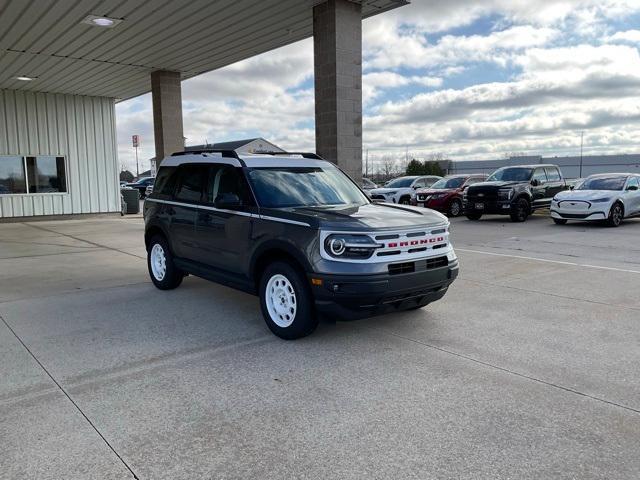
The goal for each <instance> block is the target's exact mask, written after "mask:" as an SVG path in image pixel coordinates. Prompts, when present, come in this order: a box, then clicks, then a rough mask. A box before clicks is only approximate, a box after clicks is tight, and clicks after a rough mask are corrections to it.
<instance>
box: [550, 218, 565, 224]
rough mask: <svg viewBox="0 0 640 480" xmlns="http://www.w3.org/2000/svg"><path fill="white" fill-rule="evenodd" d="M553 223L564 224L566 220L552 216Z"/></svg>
mask: <svg viewBox="0 0 640 480" xmlns="http://www.w3.org/2000/svg"><path fill="white" fill-rule="evenodd" d="M553 223H555V224H556V225H566V224H567V220H566V219H564V218H554V219H553Z"/></svg>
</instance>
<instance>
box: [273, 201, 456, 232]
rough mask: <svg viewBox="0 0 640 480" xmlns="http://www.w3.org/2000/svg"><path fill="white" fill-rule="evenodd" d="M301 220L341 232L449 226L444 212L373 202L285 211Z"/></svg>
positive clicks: (284, 210)
mask: <svg viewBox="0 0 640 480" xmlns="http://www.w3.org/2000/svg"><path fill="white" fill-rule="evenodd" d="M279 211H280V212H283V213H284V212H289V213H291V214H293V216H292V217H291V218H292V219H294V220H297V221H303V222H308V223H309V224H312V225H314V226H317V227H318V228H331V229H337V230H355V231H360V230H362V231H369V230H389V229H398V228H413V227H420V226H425V225H430V226H432V225H442V224H446V223H449V221H448V220H447V217H445V216H444V215H442V214H441V213H438V212H435V211H433V210H428V209H424V208H417V207H409V206H405V205H402V206H400V205H396V204H392V203H369V204H366V205H362V206H359V207H344V206H342V207H296V208H287V209H281V210H279Z"/></svg>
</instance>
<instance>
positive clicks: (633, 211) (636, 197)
mask: <svg viewBox="0 0 640 480" xmlns="http://www.w3.org/2000/svg"><path fill="white" fill-rule="evenodd" d="M629 187H637V188H640V179H639V177H629V180H627V186H626V187H625V189H626V191H625V197H626V198H625V208H627V209H628V212H627V214H628V215H638V214H640V190H630V189H629Z"/></svg>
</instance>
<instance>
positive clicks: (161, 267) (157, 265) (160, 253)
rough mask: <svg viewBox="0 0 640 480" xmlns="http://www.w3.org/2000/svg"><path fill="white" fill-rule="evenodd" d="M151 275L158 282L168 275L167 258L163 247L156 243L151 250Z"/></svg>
mask: <svg viewBox="0 0 640 480" xmlns="http://www.w3.org/2000/svg"><path fill="white" fill-rule="evenodd" d="M150 260H151V262H150V263H151V273H153V276H154V277H155V279H156V280H158V281H159V282H161V281H162V280H163V279H164V276H165V275H166V274H167V256H166V255H165V253H164V249H163V248H162V245H160V244H159V243H156V244H155V245H154V246H153V248H152V249H151V258H150Z"/></svg>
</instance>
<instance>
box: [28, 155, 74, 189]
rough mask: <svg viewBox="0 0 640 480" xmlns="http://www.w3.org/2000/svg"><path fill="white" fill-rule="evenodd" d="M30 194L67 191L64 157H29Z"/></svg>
mask: <svg viewBox="0 0 640 480" xmlns="http://www.w3.org/2000/svg"><path fill="white" fill-rule="evenodd" d="M27 177H28V179H29V193H55V192H66V191H67V180H66V177H65V170H64V157H53V156H51V155H40V156H37V157H27Z"/></svg>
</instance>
